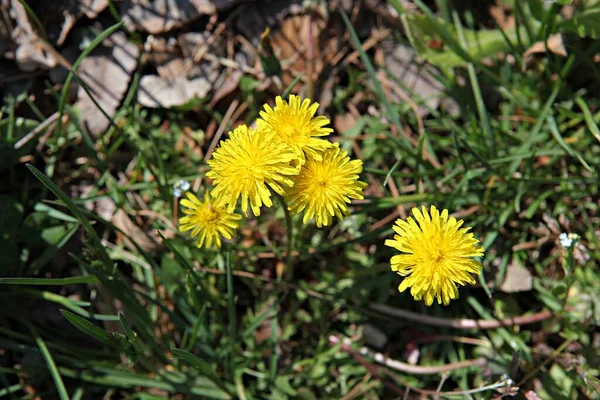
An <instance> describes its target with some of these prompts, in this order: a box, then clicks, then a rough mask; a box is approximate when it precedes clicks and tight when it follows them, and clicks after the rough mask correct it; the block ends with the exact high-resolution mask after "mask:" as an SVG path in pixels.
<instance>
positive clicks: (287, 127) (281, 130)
mask: <svg viewBox="0 0 600 400" xmlns="http://www.w3.org/2000/svg"><path fill="white" fill-rule="evenodd" d="M318 108H319V103H312V104H311V100H310V99H304V100H302V102H300V98H299V97H298V96H295V95H290V101H289V103H288V102H286V101H285V100H283V99H282V98H281V96H277V98H276V99H275V107H274V108H271V107H269V105H267V104H265V110H264V111H261V112H260V116H261V118H259V119H258V120H257V121H256V123H257V125H258V126H259V127H264V128H267V129H268V130H269V131H271V132H274V133H276V134H277V135H278V136H279V137H280V138H281V140H282V141H283V142H285V143H286V144H287V145H288V146H290V147H291V148H292V149H293V150H294V152H295V154H296V156H297V158H298V160H299V161H300V163H301V164H302V163H304V160H305V159H306V157H305V154H306V155H311V156H312V157H313V158H316V159H319V158H320V157H321V154H320V153H321V152H323V151H324V150H326V149H328V148H329V147H331V143H330V142H328V141H327V140H322V139H317V137H318V136H327V135H329V134H330V133H331V132H333V129H331V128H326V125H328V124H329V122H330V121H329V119H328V118H326V117H323V116H317V117H315V113H316V112H317V109H318Z"/></svg>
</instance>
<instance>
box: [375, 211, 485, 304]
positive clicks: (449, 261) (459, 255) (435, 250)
mask: <svg viewBox="0 0 600 400" xmlns="http://www.w3.org/2000/svg"><path fill="white" fill-rule="evenodd" d="M412 213H413V216H414V218H415V219H416V220H417V221H416V222H415V220H414V219H413V218H412V217H409V218H408V221H402V220H400V219H399V220H397V221H396V224H395V225H394V227H393V229H394V231H395V232H396V233H397V235H395V236H394V239H393V240H386V241H385V244H386V246H390V247H393V248H395V249H396V250H399V251H400V252H402V253H403V254H400V255H396V256H393V257H392V259H391V265H392V271H396V272H397V273H398V275H401V276H404V277H406V278H404V280H403V281H402V283H401V284H400V286H399V287H398V290H399V291H400V292H403V291H404V290H406V288H409V287H410V294H411V295H412V296H413V297H414V298H415V300H421V299H423V300H424V301H425V304H426V305H428V306H430V305H431V304H432V303H433V300H434V298H436V299H437V302H438V304H442V302H443V303H444V305H448V304H449V303H450V300H452V299H456V298H458V286H457V285H462V286H464V285H465V284H467V283H469V284H474V283H475V278H473V276H471V275H470V274H475V275H479V274H480V273H481V264H480V263H479V262H477V261H475V260H472V259H470V257H480V256H483V248H482V247H480V246H479V245H478V243H479V242H478V240H477V239H476V238H475V237H474V235H473V234H472V233H467V232H468V231H469V230H470V229H471V228H463V229H460V227H461V226H462V224H463V220H457V219H456V218H453V217H452V218H448V210H443V211H442V213H441V214H440V212H439V210H438V209H437V208H435V207H434V206H431V210H430V212H427V208H425V207H422V209H421V210H419V209H418V208H413V209H412ZM417 222H418V225H417Z"/></svg>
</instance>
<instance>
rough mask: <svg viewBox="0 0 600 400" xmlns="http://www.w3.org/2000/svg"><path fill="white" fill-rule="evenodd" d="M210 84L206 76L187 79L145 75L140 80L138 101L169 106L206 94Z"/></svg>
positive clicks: (152, 105) (157, 105)
mask: <svg viewBox="0 0 600 400" xmlns="http://www.w3.org/2000/svg"><path fill="white" fill-rule="evenodd" d="M211 87H212V85H211V84H210V83H209V82H208V80H207V79H206V78H202V77H200V78H196V79H191V80H188V79H187V78H186V77H185V76H178V77H175V78H173V79H167V78H161V77H160V76H158V75H146V76H144V77H143V78H142V79H141V80H140V86H139V90H138V102H139V103H140V104H141V105H143V106H145V107H151V108H159V107H162V108H170V107H173V106H181V105H183V104H186V103H187V102H189V101H190V100H191V99H193V98H194V97H198V98H202V97H204V96H206V95H207V94H208V93H209V92H210V89H211Z"/></svg>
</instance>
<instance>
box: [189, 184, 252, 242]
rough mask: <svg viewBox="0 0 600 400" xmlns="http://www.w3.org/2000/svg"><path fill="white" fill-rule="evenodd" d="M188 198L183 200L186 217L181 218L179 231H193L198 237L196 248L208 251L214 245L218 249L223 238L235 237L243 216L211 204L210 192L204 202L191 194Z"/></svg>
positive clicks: (193, 234)
mask: <svg viewBox="0 0 600 400" xmlns="http://www.w3.org/2000/svg"><path fill="white" fill-rule="evenodd" d="M186 196H187V199H182V200H181V205H182V206H184V207H186V208H184V209H183V212H184V213H185V214H186V216H185V217H181V218H179V224H180V226H179V231H180V232H186V231H189V230H191V231H192V233H191V234H192V237H196V236H198V239H197V240H196V246H198V247H202V246H204V247H205V248H207V249H208V248H210V247H212V246H213V243H214V247H215V248H217V249H218V248H220V247H221V236H223V237H224V238H226V239H231V238H232V237H233V234H234V233H235V230H236V229H237V227H238V226H239V224H238V222H237V221H239V220H240V219H241V218H242V216H241V215H239V214H232V213H228V212H227V210H226V209H225V207H222V206H218V205H216V204H214V202H211V199H210V195H209V192H208V190H207V191H206V194H205V195H204V201H203V202H202V201H200V200H198V198H197V197H196V196H194V195H193V194H192V193H190V192H187V193H186Z"/></svg>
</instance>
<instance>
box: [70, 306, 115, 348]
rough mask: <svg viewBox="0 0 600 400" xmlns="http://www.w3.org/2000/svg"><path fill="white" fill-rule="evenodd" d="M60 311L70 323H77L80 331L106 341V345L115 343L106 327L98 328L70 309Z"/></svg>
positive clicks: (103, 341) (100, 340)
mask: <svg viewBox="0 0 600 400" xmlns="http://www.w3.org/2000/svg"><path fill="white" fill-rule="evenodd" d="M60 313H61V314H62V315H63V316H64V317H65V318H66V319H67V320H68V321H69V322H70V323H72V324H73V325H75V327H76V328H77V329H79V330H80V331H82V332H83V333H85V334H86V335H88V336H91V337H93V338H94V339H96V340H98V341H99V342H102V343H104V344H105V345H108V346H112V345H113V343H112V342H111V340H110V337H109V336H108V333H106V331H105V330H104V329H101V328H98V327H97V326H96V325H94V324H93V323H91V322H90V321H88V320H87V319H85V318H81V317H80V316H78V315H75V314H73V313H72V312H70V311H67V310H60Z"/></svg>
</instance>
